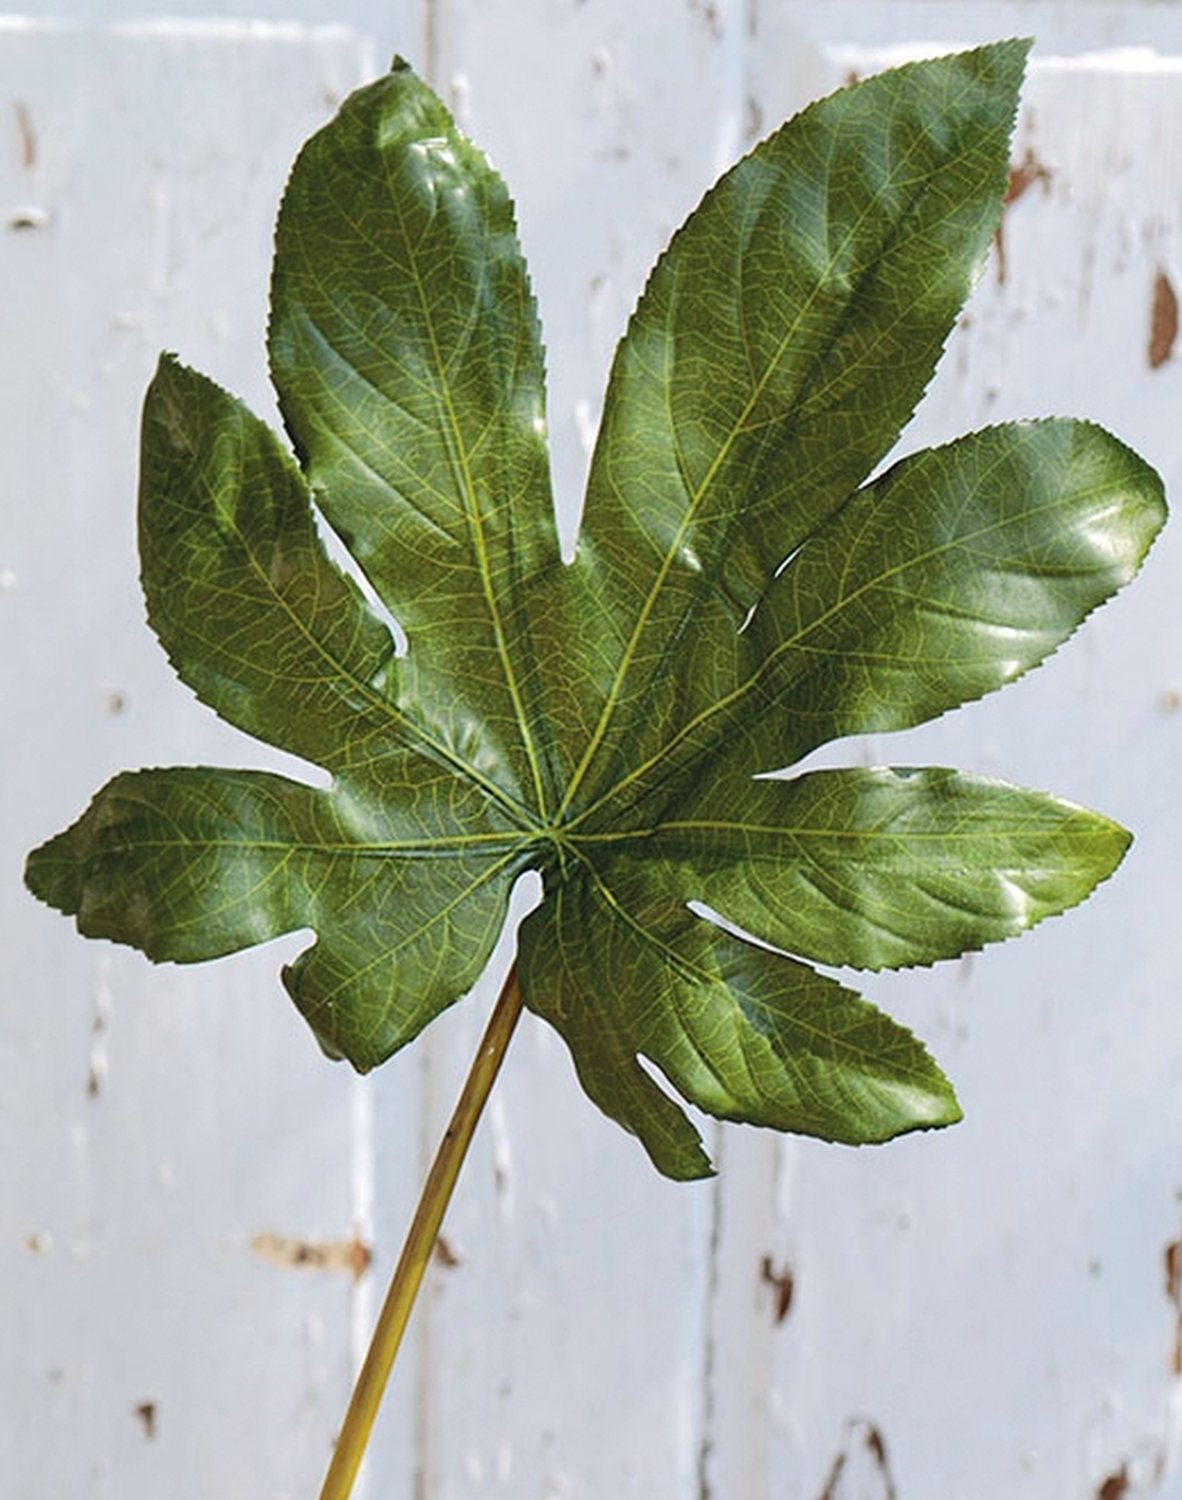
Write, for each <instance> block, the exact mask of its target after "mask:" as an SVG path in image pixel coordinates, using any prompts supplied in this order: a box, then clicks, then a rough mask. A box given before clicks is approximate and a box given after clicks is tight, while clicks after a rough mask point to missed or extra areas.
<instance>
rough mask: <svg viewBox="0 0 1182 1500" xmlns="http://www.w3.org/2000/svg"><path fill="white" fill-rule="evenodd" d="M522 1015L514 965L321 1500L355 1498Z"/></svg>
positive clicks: (410, 1236) (428, 1189) (406, 1248)
mask: <svg viewBox="0 0 1182 1500" xmlns="http://www.w3.org/2000/svg"><path fill="white" fill-rule="evenodd" d="M520 1015H521V991H520V989H519V987H518V984H517V970H516V968H515V967H514V968H513V969H510V971H509V974H508V977H507V978H506V980H505V983H504V985H503V986H502V989H501V993H500V996H499V998H498V1000H497V1003H496V1005H495V1007H494V1008H493V1012H492V1015H491V1016H490V1018H489V1022H488V1025H487V1027H486V1028H485V1032H484V1035H483V1036H482V1037H481V1039H480V1046H479V1048H478V1049H477V1052H476V1056H475V1058H474V1060H473V1062H472V1066H471V1068H470V1070H469V1072H468V1077H467V1079H466V1080H465V1082H464V1087H463V1089H462V1091H461V1093H460V1097H459V1100H458V1102H457V1104H456V1107H455V1110H454V1111H453V1113H452V1117H451V1120H450V1121H449V1122H448V1126H447V1129H446V1130H445V1131H444V1134H443V1139H442V1141H441V1142H440V1144H439V1149H438V1151H437V1152H436V1155H435V1160H434V1161H433V1162H432V1164H431V1170H430V1172H429V1173H428V1174H427V1180H426V1182H425V1183H424V1185H423V1191H422V1194H421V1195H420V1198H419V1206H418V1208H417V1209H416V1211H415V1216H414V1219H413V1220H412V1222H411V1226H410V1229H409V1231H408V1233H407V1236H406V1242H405V1244H404V1245H403V1247H402V1254H401V1256H400V1257H399V1259H398V1264H397V1266H396V1267H395V1269H394V1275H393V1277H392V1279H391V1281H390V1286H389V1290H388V1291H387V1293H386V1298H385V1301H384V1302H383V1303H382V1310H381V1312H380V1313H379V1314H378V1321H377V1325H376V1327H375V1328H374V1333H373V1338H372V1339H371V1340H370V1345H369V1350H368V1352H367V1353H366V1356H365V1361H364V1363H363V1364H362V1366H361V1373H360V1374H359V1375H358V1377H357V1383H356V1385H355V1386H354V1388H353V1396H352V1399H351V1401H350V1402H349V1409H348V1411H347V1412H346V1414H345V1420H344V1423H343V1425H342V1427H341V1432H340V1436H339V1437H338V1439H337V1445H336V1448H335V1450H334V1451H333V1456H332V1460H331V1462H330V1463H329V1466H328V1472H327V1474H326V1475H325V1478H324V1484H323V1486H322V1487H321V1490H320V1500H348V1497H349V1495H350V1494H351V1493H352V1491H353V1482H354V1480H355V1479H356V1477H357V1471H358V1469H359V1468H360V1467H361V1460H362V1458H363V1457H364V1455H365V1449H366V1447H367V1445H368V1443H369V1436H370V1433H371V1431H372V1430H373V1424H374V1419H375V1417H376V1416H377V1412H378V1407H379V1405H380V1404H381V1400H382V1393H383V1391H384V1390H385V1388H386V1382H387V1380H388V1379H389V1377H390V1371H391V1370H392V1369H393V1367H394V1360H395V1358H396V1357H397V1354H398V1350H399V1347H400V1345H401V1343H402V1336H403V1334H404V1333H405V1332H406V1325H407V1323H408V1322H409V1320H410V1315H411V1311H412V1309H413V1308H414V1304H415V1298H416V1297H417V1295H418V1291H419V1287H420V1286H421V1285H422V1280H423V1273H424V1272H425V1271H426V1269H427V1265H428V1263H429V1261H430V1259H431V1253H432V1251H433V1250H434V1247H435V1241H436V1239H437V1238H438V1237H439V1230H440V1227H441V1226H442V1224H443V1216H444V1214H445V1213H446V1212H447V1205H448V1203H449V1202H450V1200H451V1195H452V1190H453V1189H454V1188H455V1185H456V1179H457V1178H458V1177H459V1175H460V1168H461V1167H462V1166H463V1164H464V1157H465V1156H466V1154H467V1151H468V1147H469V1145H470V1144H471V1141H472V1135H473V1133H474V1131H475V1129H476V1126H477V1123H478V1121H479V1119H480V1115H481V1111H482V1110H483V1109H484V1105H485V1101H486V1100H487V1099H488V1096H489V1092H490V1091H491V1089H492V1086H493V1084H494V1082H495V1081H496V1077H497V1073H498V1072H499V1071H500V1067H501V1062H502V1061H503V1059H504V1056H505V1052H506V1049H507V1048H508V1046H509V1042H510V1040H511V1038H512V1036H513V1030H514V1028H515V1027H516V1025H517V1021H518V1018H519V1017H520Z"/></svg>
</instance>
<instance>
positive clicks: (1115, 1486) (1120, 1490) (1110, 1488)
mask: <svg viewBox="0 0 1182 1500" xmlns="http://www.w3.org/2000/svg"><path fill="white" fill-rule="evenodd" d="M1129 1483H1130V1481H1129V1470H1128V1465H1127V1464H1121V1466H1120V1468H1119V1469H1118V1470H1117V1472H1116V1473H1115V1474H1110V1475H1109V1476H1108V1478H1107V1479H1106V1480H1105V1481H1104V1482H1103V1484H1101V1486H1100V1488H1099V1489H1098V1490H1097V1491H1096V1500H1123V1497H1124V1496H1125V1495H1127V1494H1128V1493H1129Z"/></svg>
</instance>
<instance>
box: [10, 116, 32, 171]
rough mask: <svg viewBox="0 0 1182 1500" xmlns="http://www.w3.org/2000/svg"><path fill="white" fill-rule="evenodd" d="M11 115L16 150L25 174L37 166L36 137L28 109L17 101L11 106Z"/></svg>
mask: <svg viewBox="0 0 1182 1500" xmlns="http://www.w3.org/2000/svg"><path fill="white" fill-rule="evenodd" d="M12 114H13V118H14V119H15V121H16V139H17V149H18V151H19V153H20V161H21V166H22V167H24V169H25V171H26V172H31V171H32V170H33V168H34V167H35V166H36V165H37V136H36V133H35V132H34V130H33V120H32V117H31V116H30V114H29V107H28V105H27V104H24V103H22V102H21V100H19V99H18V100H17V101H16V103H15V104H14V105H13V106H12Z"/></svg>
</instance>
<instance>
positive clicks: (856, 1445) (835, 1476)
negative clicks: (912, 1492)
mask: <svg viewBox="0 0 1182 1500" xmlns="http://www.w3.org/2000/svg"><path fill="white" fill-rule="evenodd" d="M858 1439H860V1441H858ZM859 1452H861V1453H862V1454H863V1455H865V1458H868V1459H869V1461H870V1466H871V1471H872V1473H873V1474H874V1476H875V1478H876V1480H877V1484H878V1494H879V1495H880V1496H881V1500H899V1491H898V1489H897V1488H896V1486H895V1478H894V1474H893V1473H892V1472H891V1465H890V1459H889V1457H888V1454H887V1445H886V1439H885V1438H884V1437H883V1435H882V1429H881V1428H880V1427H879V1426H878V1424H877V1423H876V1422H871V1421H869V1420H868V1419H867V1418H865V1417H851V1418H850V1420H849V1421H848V1422H847V1423H846V1431H845V1437H844V1439H843V1441H842V1445H841V1447H840V1448H839V1449H838V1451H837V1456H836V1457H835V1458H834V1460H833V1463H832V1465H831V1466H830V1469H829V1473H828V1474H827V1475H826V1478H825V1487H824V1489H823V1490H822V1491H821V1493H820V1495H819V1496H818V1500H844V1497H845V1496H846V1495H847V1494H851V1493H854V1492H856V1493H857V1495H858V1497H859V1500H861V1497H862V1496H863V1495H869V1491H868V1490H866V1488H865V1485H860V1486H858V1487H857V1488H856V1490H855V1491H851V1490H850V1488H849V1487H848V1486H846V1485H844V1484H843V1477H844V1475H845V1473H846V1467H847V1465H849V1464H851V1463H852V1462H853V1460H854V1459H855V1457H856V1456H857V1454H858V1453H859ZM862 1473H863V1476H864V1475H865V1463H864V1462H863V1465H862ZM855 1484H857V1481H855Z"/></svg>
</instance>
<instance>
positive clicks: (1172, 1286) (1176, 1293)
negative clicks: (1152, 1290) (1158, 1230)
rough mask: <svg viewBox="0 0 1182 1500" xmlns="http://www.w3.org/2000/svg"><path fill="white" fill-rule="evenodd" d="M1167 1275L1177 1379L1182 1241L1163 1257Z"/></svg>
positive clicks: (1181, 1345) (1181, 1351) (1181, 1365)
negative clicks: (1172, 1314) (1172, 1318)
mask: <svg viewBox="0 0 1182 1500" xmlns="http://www.w3.org/2000/svg"><path fill="white" fill-rule="evenodd" d="M1163 1260H1164V1265H1165V1275H1166V1296H1167V1297H1168V1298H1169V1299H1170V1302H1171V1303H1172V1304H1173V1308H1174V1352H1173V1355H1172V1357H1171V1361H1170V1371H1171V1373H1172V1374H1173V1375H1174V1376H1175V1378H1182V1240H1172V1241H1171V1242H1170V1243H1169V1244H1168V1245H1167V1246H1166V1249H1165V1255H1164V1257H1163Z"/></svg>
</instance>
